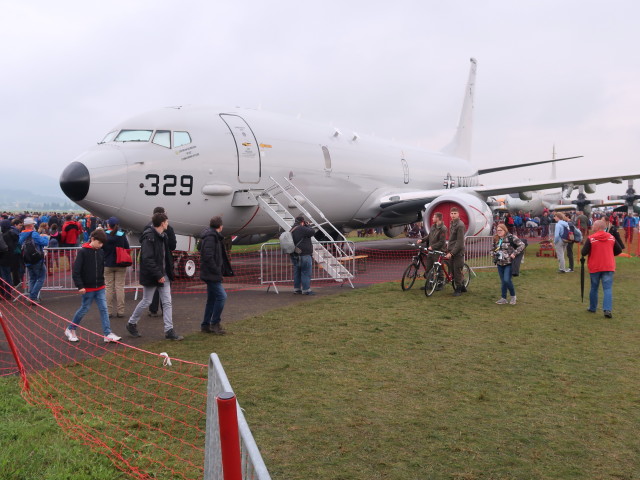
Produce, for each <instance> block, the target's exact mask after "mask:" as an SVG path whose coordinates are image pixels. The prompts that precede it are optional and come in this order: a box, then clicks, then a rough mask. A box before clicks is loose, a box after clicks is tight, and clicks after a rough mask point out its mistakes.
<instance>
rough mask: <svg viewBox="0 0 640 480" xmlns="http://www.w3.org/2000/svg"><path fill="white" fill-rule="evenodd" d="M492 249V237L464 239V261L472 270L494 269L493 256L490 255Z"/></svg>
mask: <svg viewBox="0 0 640 480" xmlns="http://www.w3.org/2000/svg"><path fill="white" fill-rule="evenodd" d="M492 248H493V236H486V237H465V238H464V249H465V254H464V260H465V262H466V263H467V265H469V266H470V267H471V269H472V270H476V269H478V268H491V267H495V265H494V263H493V255H491V250H492Z"/></svg>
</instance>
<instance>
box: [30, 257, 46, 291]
mask: <svg viewBox="0 0 640 480" xmlns="http://www.w3.org/2000/svg"><path fill="white" fill-rule="evenodd" d="M27 271H28V272H29V298H30V299H31V300H37V299H38V297H39V296H40V289H41V288H42V286H43V285H44V280H45V278H47V269H46V268H45V266H44V260H42V261H40V262H38V263H36V264H33V265H27Z"/></svg>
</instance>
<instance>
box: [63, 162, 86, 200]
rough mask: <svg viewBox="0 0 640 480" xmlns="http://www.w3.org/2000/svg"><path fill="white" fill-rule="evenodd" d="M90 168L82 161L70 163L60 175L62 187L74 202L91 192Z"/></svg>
mask: <svg viewBox="0 0 640 480" xmlns="http://www.w3.org/2000/svg"><path fill="white" fill-rule="evenodd" d="M90 180H91V179H90V176H89V170H88V169H87V167H85V166H84V164H82V163H80V162H73V163H70V164H69V165H68V166H67V168H65V169H64V172H62V175H60V188H61V189H62V191H63V192H64V194H65V195H66V196H67V197H69V199H70V200H72V201H74V202H79V201H80V200H82V199H84V197H86V196H87V193H89V185H90V183H91V182H90Z"/></svg>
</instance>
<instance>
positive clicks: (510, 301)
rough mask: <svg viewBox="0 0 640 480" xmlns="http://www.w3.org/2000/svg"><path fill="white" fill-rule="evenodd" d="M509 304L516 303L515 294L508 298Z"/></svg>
mask: <svg viewBox="0 0 640 480" xmlns="http://www.w3.org/2000/svg"><path fill="white" fill-rule="evenodd" d="M509 304H510V305H515V304H516V297H515V295H514V296H513V297H511V300H509Z"/></svg>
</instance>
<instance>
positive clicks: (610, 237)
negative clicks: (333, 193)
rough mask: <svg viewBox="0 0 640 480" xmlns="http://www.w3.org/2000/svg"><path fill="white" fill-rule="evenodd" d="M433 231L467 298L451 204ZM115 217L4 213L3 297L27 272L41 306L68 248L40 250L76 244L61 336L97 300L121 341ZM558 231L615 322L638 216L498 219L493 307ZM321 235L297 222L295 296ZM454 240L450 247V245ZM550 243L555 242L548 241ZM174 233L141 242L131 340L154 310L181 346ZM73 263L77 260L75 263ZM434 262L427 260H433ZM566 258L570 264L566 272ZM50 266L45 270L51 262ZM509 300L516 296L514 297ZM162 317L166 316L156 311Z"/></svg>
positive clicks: (214, 237)
mask: <svg viewBox="0 0 640 480" xmlns="http://www.w3.org/2000/svg"><path fill="white" fill-rule="evenodd" d="M431 220H432V225H431V228H430V230H429V233H428V234H427V233H426V232H425V230H424V227H423V225H422V224H420V225H416V226H414V227H412V228H411V229H410V230H409V231H410V232H414V230H415V235H416V236H417V237H418V238H419V240H418V241H417V242H418V243H424V244H425V245H426V246H427V248H428V250H445V251H446V252H447V254H446V257H445V258H446V259H447V262H448V265H449V267H450V268H451V269H452V270H451V272H452V276H453V279H454V287H455V291H454V296H460V295H462V294H463V293H465V292H466V288H465V286H464V285H463V279H462V268H463V264H464V257H465V246H464V234H465V226H464V224H463V223H462V221H461V220H460V218H459V212H458V210H457V209H456V208H455V207H454V208H452V209H451V212H450V223H449V229H447V227H446V226H445V224H444V222H443V218H442V214H441V213H439V212H436V213H434V215H433V218H432V219H431ZM119 223H120V222H119V220H118V218H116V217H111V218H109V219H107V220H102V219H100V218H97V217H95V216H92V215H73V214H66V215H60V214H58V213H50V214H29V213H25V214H23V215H15V216H14V215H11V214H9V213H7V212H5V213H2V214H1V218H0V229H1V231H2V235H0V277H1V278H2V279H3V280H4V282H0V298H2V297H7V298H9V297H10V289H9V288H8V287H6V286H5V285H10V286H14V287H19V286H20V284H21V279H22V278H23V277H24V273H25V271H26V272H28V279H29V285H28V288H27V289H26V291H27V292H28V294H27V296H28V301H29V302H32V303H40V290H41V288H42V286H43V284H44V281H45V279H46V275H47V270H48V269H50V268H51V266H52V265H53V264H54V263H56V262H60V261H61V258H63V257H64V256H65V252H64V251H56V252H55V253H54V254H52V255H48V256H45V255H44V254H43V253H44V252H43V248H44V247H49V248H52V249H55V248H58V247H80V248H79V250H78V253H77V255H76V256H75V260H74V263H73V265H72V278H73V282H74V284H75V286H76V287H77V289H78V293H79V294H80V295H81V296H82V302H81V305H80V308H79V309H78V310H77V312H76V313H75V315H74V317H73V319H72V321H71V323H70V324H69V326H68V327H67V328H66V329H65V332H64V333H65V336H66V337H67V339H68V340H69V341H71V342H76V341H78V337H77V335H76V332H75V330H76V329H77V326H78V325H79V324H80V322H81V321H82V319H83V317H84V316H85V314H86V313H87V311H88V310H89V308H90V306H91V304H92V303H93V302H95V303H96V304H97V306H98V310H99V313H100V319H101V323H102V329H103V333H104V341H105V342H111V341H119V340H120V339H121V337H119V336H118V335H116V334H115V333H113V332H112V331H111V327H110V318H113V317H114V316H115V317H118V318H122V317H124V316H125V292H124V288H125V275H126V270H127V267H128V265H130V262H129V263H126V262H125V263H122V261H121V260H120V256H119V251H126V252H128V251H129V249H130V245H129V242H128V240H127V235H126V234H125V232H124V231H123V230H122V229H121V228H120V225H119ZM552 225H553V237H552V238H553V240H552V242H553V245H554V250H555V252H556V256H557V259H558V273H562V274H564V273H571V272H573V271H574V251H573V246H574V244H578V245H580V246H581V250H580V252H581V254H582V256H583V257H587V258H588V260H589V262H588V268H589V272H590V278H591V291H590V304H589V309H588V310H589V312H595V311H596V307H597V303H598V289H599V285H600V283H602V285H603V290H604V303H603V311H604V314H605V316H606V317H608V318H611V317H612V312H611V310H612V285H613V272H614V271H615V261H614V260H613V257H614V256H615V255H618V254H619V253H620V252H622V251H623V250H624V249H625V244H624V242H623V240H622V238H621V236H620V233H619V231H618V228H622V229H623V230H624V235H625V241H626V242H632V241H633V235H634V229H635V228H637V226H638V216H637V215H632V214H618V213H615V212H613V213H605V212H594V213H593V214H592V217H591V218H589V216H587V215H585V213H584V212H582V211H576V212H574V213H573V214H572V215H565V214H564V213H563V212H560V211H556V212H549V211H546V210H545V211H544V212H543V213H542V215H540V216H539V217H537V216H536V217H532V216H531V215H526V214H523V213H522V212H520V213H518V214H510V213H505V214H504V215H496V217H495V218H494V225H493V228H492V234H493V247H492V254H493V256H494V263H495V264H496V267H497V271H498V276H499V279H500V298H499V299H498V300H497V301H496V303H497V304H507V303H508V304H511V305H515V304H516V299H517V297H516V292H515V287H514V284H513V280H512V277H513V276H514V274H515V275H517V269H518V266H519V261H520V260H521V258H522V255H523V253H524V250H525V248H526V246H527V241H526V239H523V238H522V237H525V236H527V235H532V232H535V234H536V235H540V236H542V237H549V235H550V232H551V231H552V230H551V226H552ZM222 229H223V224H222V219H221V217H218V216H216V217H213V218H212V219H211V220H210V224H209V227H208V228H205V229H204V230H203V231H202V233H201V235H200V241H199V249H200V252H201V256H200V261H201V265H200V279H201V280H202V281H203V282H205V283H206V285H207V301H206V305H205V309H204V314H203V321H202V323H201V331H202V332H205V333H213V334H218V335H224V334H225V333H226V332H225V330H224V329H223V328H222V326H221V314H222V311H223V309H224V305H225V302H226V299H227V294H226V292H225V290H224V287H223V286H222V282H223V277H225V276H232V275H233V269H232V268H231V264H230V261H229V257H228V254H227V248H225V239H224V237H223V235H222V233H221V232H222ZM314 234H315V230H314V229H313V228H311V226H310V225H309V224H308V223H307V222H306V220H305V218H304V217H301V216H300V217H297V218H296V219H295V224H294V225H293V227H292V229H291V236H292V239H293V242H294V244H295V247H296V248H295V252H294V253H292V254H291V264H292V269H293V283H294V285H293V287H294V293H295V294H303V295H314V294H315V293H314V292H313V290H311V272H312V254H313V245H312V243H311V238H312V237H313V236H314ZM447 237H448V242H447V241H446V240H445V239H446V238H447ZM549 238H550V237H549ZM175 249H176V235H175V232H174V231H173V228H172V227H171V226H170V225H169V218H168V215H167V212H166V211H165V210H164V209H163V208H162V207H157V208H156V209H154V211H153V214H152V217H151V221H150V222H149V224H148V225H147V226H146V227H145V229H144V231H143V233H142V235H141V237H140V267H139V275H140V279H139V280H140V284H141V285H142V287H143V296H142V299H141V300H140V302H139V303H138V304H137V305H136V307H135V309H134V310H133V312H132V314H131V316H130V318H129V320H128V322H127V323H126V330H127V332H128V333H129V334H130V335H131V336H133V337H139V336H141V334H140V332H139V330H138V323H139V321H140V319H141V317H142V315H143V313H144V312H145V311H146V310H147V309H148V315H149V316H158V315H162V317H163V322H164V331H165V338H167V339H169V340H182V339H183V337H182V336H181V335H178V334H177V333H176V331H175V328H174V325H173V318H172V302H171V282H172V281H173V280H174V271H173V269H174V261H173V251H174V250H175ZM69 258H71V257H69ZM430 259H431V257H430V256H428V257H427V260H428V261H429V260H430ZM567 259H568V265H567ZM47 262H48V263H49V265H47ZM508 295H509V296H510V298H509V299H508ZM159 310H161V312H162V313H161V314H160V313H158V311H159Z"/></svg>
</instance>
